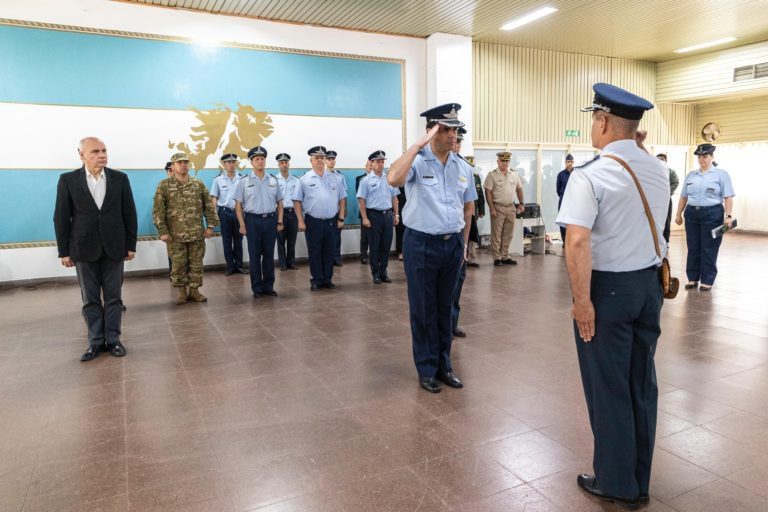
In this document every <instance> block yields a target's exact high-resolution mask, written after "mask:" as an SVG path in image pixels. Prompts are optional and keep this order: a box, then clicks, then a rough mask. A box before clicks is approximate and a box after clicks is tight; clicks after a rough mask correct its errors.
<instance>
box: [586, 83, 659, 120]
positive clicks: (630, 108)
mask: <svg viewBox="0 0 768 512" xmlns="http://www.w3.org/2000/svg"><path fill="white" fill-rule="evenodd" d="M592 89H593V90H594V91H595V99H594V100H592V106H590V107H585V108H582V109H581V111H582V112H593V111H595V110H602V111H604V112H608V113H609V114H613V115H615V116H618V117H623V118H624V119H631V120H633V121H637V120H639V119H642V117H643V114H645V111H646V110H651V109H652V108H653V103H651V102H650V101H648V100H646V99H644V98H641V97H640V96H637V95H635V94H632V93H631V92H629V91H625V90H624V89H622V88H621V87H616V86H615V85H611V84H605V83H597V84H595V85H593V86H592Z"/></svg>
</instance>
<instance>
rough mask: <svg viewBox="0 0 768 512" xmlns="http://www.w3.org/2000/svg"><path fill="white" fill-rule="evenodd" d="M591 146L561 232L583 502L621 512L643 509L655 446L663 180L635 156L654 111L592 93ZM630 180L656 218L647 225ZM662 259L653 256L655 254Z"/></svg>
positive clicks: (650, 161)
mask: <svg viewBox="0 0 768 512" xmlns="http://www.w3.org/2000/svg"><path fill="white" fill-rule="evenodd" d="M593 89H594V91H595V98H594V101H593V104H592V106H590V107H587V108H585V109H582V110H583V111H591V112H592V145H593V146H594V147H595V148H597V149H599V150H601V151H600V155H599V156H597V157H596V158H595V159H594V160H592V161H590V162H588V163H587V164H585V165H583V166H580V167H577V168H576V169H575V170H574V171H573V173H572V174H571V176H570V178H569V180H568V187H567V188H566V190H565V197H564V198H563V203H562V205H561V207H560V213H559V214H558V216H557V224H559V225H560V226H566V227H567V228H568V238H567V239H566V251H565V260H566V263H567V266H568V274H569V276H570V281H571V291H572V293H573V309H572V314H573V319H574V332H575V335H576V349H577V354H578V358H579V368H580V369H581V379H582V383H583V385H584V395H585V397H586V400H587V410H588V411H589V420H590V423H591V425H592V433H593V436H594V443H595V445H594V458H593V463H594V475H586V474H584V475H579V476H578V478H577V483H578V485H579V486H580V487H581V488H582V489H583V490H584V491H586V492H588V493H590V494H592V495H594V496H596V497H598V498H601V499H604V500H608V501H613V502H615V503H617V504H619V505H621V506H623V507H625V508H636V507H637V505H638V503H640V502H647V500H648V486H649V483H650V477H651V460H652V458H653V445H654V439H655V436H656V409H657V402H658V390H657V387H656V370H655V368H654V361H653V358H654V354H655V353H656V342H657V341H658V338H659V333H660V327H659V323H660V316H661V305H662V288H661V284H660V281H659V270H658V267H659V265H660V264H661V257H663V256H664V254H665V253H666V244H665V243H663V242H662V243H661V244H657V243H656V242H657V241H658V240H662V231H663V229H664V219H665V217H666V215H667V206H668V202H669V172H667V169H666V168H665V167H664V165H663V164H662V163H661V162H660V161H659V160H658V159H656V158H654V157H653V156H652V155H650V154H648V153H647V152H645V151H644V150H643V149H641V148H640V147H638V142H637V141H636V140H635V136H636V133H637V127H638V125H639V123H640V119H641V118H642V116H643V114H644V113H645V111H646V110H649V109H651V108H653V105H652V104H651V103H650V102H648V101H646V100H645V99H643V98H640V97H638V96H635V95H634V94H632V93H630V92H628V91H625V90H624V89H620V88H618V87H615V86H613V85H610V84H604V83H598V84H595V85H594V87H593ZM624 164H626V166H627V167H628V168H629V169H631V170H632V171H633V172H634V175H636V177H637V180H638V181H639V184H640V187H642V190H643V192H644V194H645V197H646V199H647V202H648V205H649V207H650V211H651V214H652V217H653V231H652V230H651V224H650V222H649V220H648V217H647V216H646V212H645V208H644V207H643V201H642V199H641V194H640V191H639V188H638V186H637V185H636V184H635V181H634V179H633V176H632V174H631V173H630V171H629V170H627V168H625V167H624ZM657 245H658V247H659V248H658V251H659V254H660V255H661V256H659V255H657V249H656V247H657Z"/></svg>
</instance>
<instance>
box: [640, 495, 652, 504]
mask: <svg viewBox="0 0 768 512" xmlns="http://www.w3.org/2000/svg"><path fill="white" fill-rule="evenodd" d="M637 502H638V503H640V504H641V505H647V504H648V503H650V502H651V497H650V496H648V495H647V494H643V493H640V497H638V498H637Z"/></svg>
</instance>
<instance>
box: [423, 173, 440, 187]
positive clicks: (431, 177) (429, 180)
mask: <svg viewBox="0 0 768 512" xmlns="http://www.w3.org/2000/svg"><path fill="white" fill-rule="evenodd" d="M419 183H421V184H422V185H425V186H427V187H434V186H436V185H437V176H436V175H435V173H434V172H432V171H427V172H422V173H420V174H419Z"/></svg>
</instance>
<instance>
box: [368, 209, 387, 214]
mask: <svg viewBox="0 0 768 512" xmlns="http://www.w3.org/2000/svg"><path fill="white" fill-rule="evenodd" d="M365 211H366V212H375V213H384V214H386V213H389V212H391V211H392V208H390V209H389V210H377V209H376V208H366V209H365Z"/></svg>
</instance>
